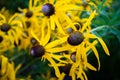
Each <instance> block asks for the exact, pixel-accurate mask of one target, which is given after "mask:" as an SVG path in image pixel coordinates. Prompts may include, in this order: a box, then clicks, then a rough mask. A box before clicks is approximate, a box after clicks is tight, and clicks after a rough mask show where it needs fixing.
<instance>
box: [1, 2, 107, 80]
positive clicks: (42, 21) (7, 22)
mask: <svg viewBox="0 0 120 80" xmlns="http://www.w3.org/2000/svg"><path fill="white" fill-rule="evenodd" d="M100 1H101V2H102V0H100ZM97 3H98V2H94V1H92V0H74V1H73V0H44V1H43V0H29V7H28V8H24V9H21V8H19V11H20V13H15V14H14V15H13V16H11V17H10V18H9V19H8V18H6V17H5V16H4V15H3V14H0V52H1V57H0V58H1V60H2V59H3V60H2V61H1V62H2V63H1V64H2V68H1V71H0V72H1V76H2V77H0V79H2V80H5V79H6V78H9V80H15V72H14V70H13V68H12V67H11V66H13V65H12V64H10V63H8V62H7V59H6V58H5V57H3V56H2V53H3V52H4V51H6V50H12V49H13V48H14V47H18V49H19V50H21V49H24V50H26V49H28V48H29V49H30V56H33V57H40V58H41V59H42V60H43V61H45V60H48V61H49V62H50V64H49V66H50V67H53V68H54V70H55V75H56V77H57V78H58V79H59V80H63V79H64V77H65V75H68V76H71V77H72V80H76V79H77V78H80V79H81V80H87V76H86V73H85V70H86V69H91V70H94V71H96V70H99V69H100V60H99V54H98V51H97V49H96V47H95V46H96V45H97V44H98V43H100V44H101V46H102V47H103V49H104V51H105V53H106V54H107V55H109V50H108V48H107V46H106V44H105V43H104V41H103V40H102V39H101V38H99V37H97V36H96V35H94V34H92V33H91V21H92V19H93V18H95V16H96V15H97V12H96V10H97V6H96V5H97ZM106 3H107V0H106ZM107 5H108V4H107ZM82 11H86V12H87V14H88V15H89V17H88V18H80V17H79V16H80V15H81V14H82ZM91 51H93V52H94V54H95V56H96V58H97V60H98V68H95V67H94V66H92V65H91V64H90V63H89V62H88V59H87V56H88V55H89V53H90V52H91ZM3 62H4V63H3ZM4 66H5V67H4ZM6 67H7V68H6ZM4 68H5V69H4ZM9 71H13V74H12V76H11V74H10V73H9ZM5 72H6V73H5ZM4 73H5V75H3V74H4ZM11 77H12V78H11Z"/></svg>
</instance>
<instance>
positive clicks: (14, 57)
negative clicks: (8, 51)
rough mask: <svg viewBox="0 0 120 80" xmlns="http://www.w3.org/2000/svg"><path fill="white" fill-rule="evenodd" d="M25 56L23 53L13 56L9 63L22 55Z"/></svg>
mask: <svg viewBox="0 0 120 80" xmlns="http://www.w3.org/2000/svg"><path fill="white" fill-rule="evenodd" d="M25 54H26V53H25V52H20V53H18V54H17V55H15V56H13V57H12V58H10V59H9V61H13V60H15V59H17V58H18V57H20V56H22V55H25Z"/></svg>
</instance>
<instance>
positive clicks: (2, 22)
mask: <svg viewBox="0 0 120 80" xmlns="http://www.w3.org/2000/svg"><path fill="white" fill-rule="evenodd" d="M0 18H1V19H0V29H1V30H0V32H2V33H4V34H6V36H7V38H8V40H9V41H10V43H11V45H14V43H16V44H18V41H19V39H20V38H21V36H22V35H23V29H22V23H21V22H20V21H19V20H17V14H14V15H13V16H12V17H11V18H10V19H9V20H7V19H6V18H5V17H4V16H3V15H2V14H0Z"/></svg>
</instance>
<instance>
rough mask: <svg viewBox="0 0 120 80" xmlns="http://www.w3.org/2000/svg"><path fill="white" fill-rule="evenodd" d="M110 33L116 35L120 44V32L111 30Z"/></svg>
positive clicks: (114, 29)
mask: <svg viewBox="0 0 120 80" xmlns="http://www.w3.org/2000/svg"><path fill="white" fill-rule="evenodd" d="M110 32H111V33H112V34H114V35H115V36H116V37H117V38H118V40H119V42H120V31H119V30H117V29H116V28H110Z"/></svg>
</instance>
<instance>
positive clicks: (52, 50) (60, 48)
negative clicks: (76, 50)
mask: <svg viewBox="0 0 120 80" xmlns="http://www.w3.org/2000/svg"><path fill="white" fill-rule="evenodd" d="M71 48H72V47H71V46H69V45H67V46H63V47H55V48H50V49H46V51H47V52H53V53H56V52H62V51H67V50H70V49H71Z"/></svg>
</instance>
